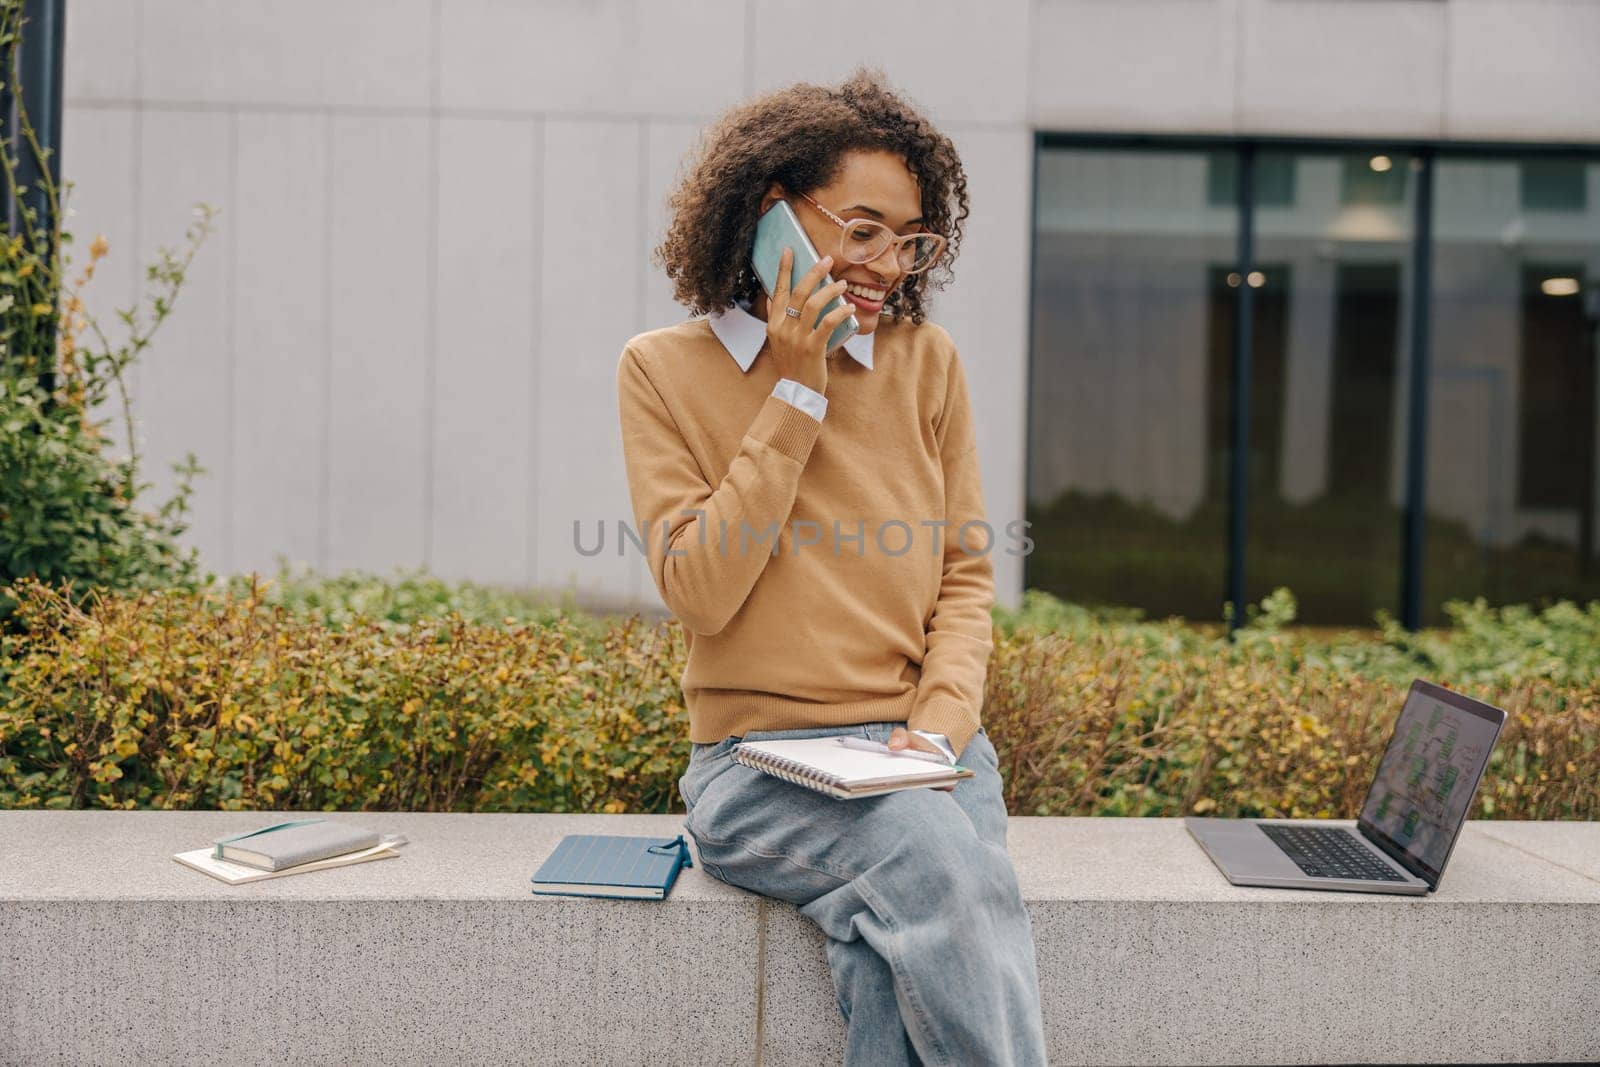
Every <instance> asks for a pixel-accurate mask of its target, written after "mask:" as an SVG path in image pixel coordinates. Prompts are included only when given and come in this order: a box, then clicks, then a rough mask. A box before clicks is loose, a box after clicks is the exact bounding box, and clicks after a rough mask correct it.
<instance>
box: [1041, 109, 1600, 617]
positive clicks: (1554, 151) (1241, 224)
mask: <svg viewBox="0 0 1600 1067" xmlns="http://www.w3.org/2000/svg"><path fill="white" fill-rule="evenodd" d="M1063 148H1065V149H1073V148H1076V149H1102V150H1109V149H1123V150H1135V149H1146V150H1173V149H1180V150H1181V149H1188V150H1193V151H1209V152H1213V153H1215V152H1228V151H1231V152H1233V153H1235V156H1236V158H1237V159H1238V174H1239V181H1238V184H1237V191H1238V193H1239V199H1238V204H1237V208H1236V210H1237V211H1238V222H1237V233H1238V235H1239V240H1238V248H1237V257H1238V266H1237V269H1238V271H1239V272H1240V273H1241V274H1245V273H1247V272H1248V271H1249V270H1250V269H1251V260H1252V258H1253V254H1254V248H1253V246H1254V239H1253V238H1254V228H1255V217H1256V215H1257V213H1258V212H1259V211H1260V210H1261V209H1262V208H1263V207H1266V208H1270V207H1271V206H1273V205H1271V204H1261V203H1259V202H1258V201H1257V197H1256V195H1255V190H1254V188H1253V187H1254V185H1255V184H1256V183H1255V181H1254V178H1255V177H1256V175H1255V173H1254V171H1255V161H1256V160H1257V159H1258V158H1259V156H1260V154H1261V153H1264V152H1273V151H1289V152H1324V153H1339V152H1343V153H1346V154H1352V155H1353V154H1356V153H1368V154H1371V155H1378V154H1383V155H1388V156H1390V157H1392V158H1393V159H1395V161H1396V166H1400V165H1402V162H1401V161H1403V160H1404V161H1414V162H1415V166H1416V173H1415V178H1416V181H1415V192H1414V196H1413V205H1412V206H1413V225H1412V237H1411V262H1412V271H1413V275H1412V277H1413V284H1412V287H1411V292H1410V295H1409V302H1408V304H1407V306H1406V308H1405V310H1406V313H1407V314H1409V316H1410V322H1411V335H1410V337H1409V338H1408V339H1407V343H1408V345H1409V349H1410V351H1409V358H1410V370H1411V374H1410V379H1409V383H1408V389H1409V399H1410V403H1409V406H1408V413H1407V427H1406V444H1405V447H1406V456H1405V472H1406V473H1405V478H1406V488H1405V507H1404V515H1403V519H1402V525H1403V529H1402V538H1401V544H1402V559H1401V564H1400V589H1399V590H1398V591H1397V593H1398V601H1399V604H1398V607H1399V615H1400V621H1401V624H1402V625H1404V626H1405V627H1406V628H1407V629H1409V630H1417V629H1419V628H1420V627H1421V624H1422V616H1423V609H1422V595H1423V590H1422V573H1423V568H1424V564H1425V560H1424V554H1425V549H1426V537H1425V534H1426V524H1427V519H1426V503H1427V486H1426V471H1427V458H1428V457H1427V436H1428V435H1427V429H1428V417H1429V411H1430V405H1429V400H1430V397H1429V392H1430V390H1431V388H1432V381H1431V378H1432V375H1431V358H1430V357H1431V339H1430V337H1429V333H1428V326H1429V315H1428V314H1426V313H1422V312H1425V311H1427V310H1428V309H1429V307H1430V305H1431V303H1432V295H1433V294H1432V283H1431V277H1432V269H1433V223H1434V199H1433V187H1434V175H1435V171H1436V169H1437V164H1438V162H1439V161H1440V160H1456V159H1480V160H1484V161H1489V160H1499V161H1504V162H1514V163H1518V164H1522V163H1524V162H1526V161H1529V160H1572V161H1575V162H1580V163H1600V145H1593V144H1578V143H1560V144H1527V143H1522V142H1517V141H1441V140H1428V139H1392V140H1373V139H1370V138H1339V137H1292V136H1247V137H1246V136H1219V135H1216V134H1143V133H1095V132H1087V131H1085V132H1073V131H1061V130H1035V131H1034V135H1033V189H1032V201H1031V206H1030V212H1029V219H1028V225H1029V242H1028V249H1029V254H1028V299H1029V307H1030V308H1031V307H1033V306H1034V305H1035V303H1036V301H1037V299H1038V291H1037V278H1038V233H1037V230H1036V229H1035V224H1036V222H1037V219H1038V216H1039V210H1038V209H1039V172H1040V167H1039V161H1040V159H1041V158H1042V157H1043V155H1044V153H1045V151H1046V150H1049V149H1063ZM1291 196H1292V193H1291ZM1207 199H1208V202H1209V200H1210V197H1209V195H1208V197H1207ZM1250 293H1251V291H1250V288H1249V287H1248V286H1242V285H1241V286H1239V289H1238V294H1237V299H1238V301H1239V306H1238V307H1237V308H1236V311H1235V313H1236V315H1237V317H1238V318H1237V321H1239V322H1241V323H1248V322H1249V321H1250V307H1249V302H1250ZM1033 319H1034V316H1033V315H1032V314H1030V315H1029V316H1028V339H1027V344H1028V350H1027V355H1026V363H1025V365H1024V368H1023V373H1024V374H1025V375H1026V376H1027V380H1028V381H1029V382H1030V383H1031V382H1032V381H1033V369H1034V368H1033V353H1034V344H1035V341H1036V338H1035V337H1034V336H1033ZM1251 355H1252V341H1251V338H1250V337H1249V330H1248V329H1244V330H1241V331H1240V336H1239V338H1238V352H1237V358H1236V359H1235V361H1234V366H1235V373H1236V374H1238V372H1239V370H1240V369H1241V368H1242V369H1243V370H1244V371H1245V372H1246V373H1247V372H1248V370H1249V367H1250V357H1251ZM1241 378H1243V376H1241ZM1234 389H1235V398H1234V399H1235V402H1236V403H1240V404H1243V405H1244V408H1246V409H1247V408H1248V406H1249V389H1248V380H1247V379H1245V380H1242V381H1240V380H1236V381H1235V383H1234ZM1241 415H1242V413H1241ZM1023 420H1024V440H1028V441H1031V440H1032V432H1033V427H1032V425H1031V422H1032V411H1031V408H1030V410H1028V411H1024V412H1023ZM1240 421H1241V422H1242V424H1243V426H1244V427H1247V426H1248V418H1245V417H1241V419H1240ZM1241 432H1244V431H1243V430H1241V429H1237V428H1236V431H1235V448H1234V450H1233V453H1234V459H1233V467H1234V469H1233V470H1232V472H1231V478H1232V480H1233V491H1232V492H1231V493H1230V508H1231V509H1232V511H1233V512H1234V513H1233V514H1230V516H1229V537H1228V560H1227V573H1228V582H1227V584H1228V589H1227V591H1226V592H1227V596H1226V603H1227V604H1228V605H1229V615H1230V621H1229V629H1230V632H1231V631H1232V629H1234V628H1236V627H1237V626H1239V625H1240V624H1241V622H1242V621H1243V619H1244V609H1245V599H1244V574H1245V566H1246V562H1247V559H1248V553H1249V544H1248V539H1247V537H1246V536H1245V532H1246V523H1245V520H1246V515H1247V509H1248V500H1247V498H1246V495H1245V492H1244V485H1245V482H1246V473H1247V472H1245V471H1243V470H1241V469H1240V467H1241V466H1242V465H1243V464H1244V463H1245V462H1246V453H1247V451H1248V450H1247V449H1245V448H1242V447H1239V445H1240V441H1239V440H1238V434H1239V433H1241ZM1023 464H1024V470H1023V485H1031V484H1033V482H1032V474H1033V471H1032V465H1033V449H1032V447H1031V445H1030V447H1029V448H1027V449H1025V450H1024V455H1023Z"/></svg>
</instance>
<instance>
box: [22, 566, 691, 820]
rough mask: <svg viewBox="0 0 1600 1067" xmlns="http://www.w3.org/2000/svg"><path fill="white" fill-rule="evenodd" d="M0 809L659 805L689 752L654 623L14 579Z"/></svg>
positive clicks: (672, 640) (674, 653)
mask: <svg viewBox="0 0 1600 1067" xmlns="http://www.w3.org/2000/svg"><path fill="white" fill-rule="evenodd" d="M17 592H18V596H19V600H20V604H19V607H18V609H17V617H18V619H19V620H20V621H21V623H22V624H23V632H22V633H21V634H19V635H12V636H5V637H0V641H4V642H5V646H4V648H3V650H0V651H3V654H4V656H5V657H6V658H7V659H9V660H10V662H11V668H10V671H9V676H8V679H7V690H8V691H7V692H5V693H4V694H0V696H3V703H0V808H29V807H47V808H57V807H108V808H205V809H212V808H217V809H256V808H293V809H317V810H328V809H332V810H424V811H634V810H664V809H665V808H667V807H668V806H669V805H671V804H673V803H674V802H675V799H674V798H675V793H674V789H675V786H676V777H677V774H678V773H680V771H681V767H682V764H683V762H684V761H685V760H686V759H687V758H688V741H687V729H686V722H685V716H684V712H683V706H682V702H681V698H680V696H679V691H678V685H677V678H676V675H675V674H673V673H672V672H673V670H674V669H675V666H676V663H677V661H678V659H679V658H681V654H682V650H681V645H680V644H679V643H678V642H677V641H676V635H675V633H674V631H673V630H671V629H669V628H667V627H665V626H656V627H650V626H644V625H642V624H641V623H640V622H639V621H638V620H637V619H626V620H620V621H613V622H612V623H610V624H607V625H606V626H605V627H604V628H603V631H602V635H601V637H600V639H599V641H598V643H596V640H595V638H594V636H593V631H592V629H591V627H589V626H584V625H578V624H574V623H570V622H568V621H566V620H562V619H558V620H555V621H553V622H550V623H546V624H542V625H536V626H529V625H525V624H521V623H512V624H510V625H503V626H489V625H481V624H477V623H473V622H469V621H467V620H465V619H463V618H462V617H460V616H459V615H451V616H448V617H445V618H442V619H427V620H421V621H418V622H416V623H414V624H408V625H394V624H390V623H384V622H377V621H374V620H370V619H361V618H358V619H355V620H352V621H351V622H350V623H349V624H348V625H346V626H344V627H343V628H341V629H331V628H329V627H327V626H325V625H323V624H322V623H321V622H318V621H316V620H311V619H302V618H298V617H296V616H295V615H294V614H293V613H291V612H290V611H289V610H288V609H286V608H285V607H283V606H282V605H274V604H269V603H267V602H265V601H264V600H263V599H262V598H261V597H260V596H258V595H254V594H246V595H243V596H236V595H232V594H230V593H219V592H214V591H213V592H205V593H196V592H193V591H188V590H182V589H170V590H162V591H151V592H145V593H140V594H137V595H131V596H118V595H106V596H103V597H102V596H96V597H93V598H91V601H90V602H89V603H88V604H87V605H85V606H83V607H79V606H78V605H76V604H74V603H73V602H72V600H71V599H69V598H68V597H66V596H64V595H62V594H61V593H60V592H57V591H55V590H52V589H50V588H49V587H47V586H44V585H41V584H38V583H33V582H25V583H22V584H21V585H19V587H18V590H17Z"/></svg>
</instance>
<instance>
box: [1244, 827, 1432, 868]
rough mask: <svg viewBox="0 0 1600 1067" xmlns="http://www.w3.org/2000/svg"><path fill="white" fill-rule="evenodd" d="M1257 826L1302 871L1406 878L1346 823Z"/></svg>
mask: <svg viewBox="0 0 1600 1067" xmlns="http://www.w3.org/2000/svg"><path fill="white" fill-rule="evenodd" d="M1256 825H1257V826H1259V827H1261V831H1262V833H1264V834H1266V835H1267V837H1268V838H1270V839H1271V841H1272V843H1273V844H1275V845H1277V846H1278V847H1279V848H1281V849H1283V851H1284V854H1285V855H1287V856H1288V857H1289V858H1290V859H1292V860H1294V862H1295V864H1296V865H1297V866H1298V867H1299V868H1300V869H1301V870H1302V871H1304V872H1306V873H1307V874H1309V875H1311V876H1312V877H1314V878H1361V879H1366V880H1367V881H1374V882H1403V881H1405V876H1404V875H1402V874H1401V873H1400V872H1399V871H1396V870H1395V869H1394V868H1392V867H1390V866H1389V865H1388V864H1386V863H1384V862H1383V861H1382V860H1380V859H1379V858H1378V857H1377V856H1375V855H1373V854H1372V852H1371V851H1370V850H1369V849H1368V848H1367V846H1366V845H1365V844H1363V843H1362V842H1361V841H1359V840H1357V839H1356V835H1355V834H1353V833H1352V832H1350V831H1349V830H1347V829H1345V828H1344V827H1342V826H1283V825H1276V824H1271V823H1256Z"/></svg>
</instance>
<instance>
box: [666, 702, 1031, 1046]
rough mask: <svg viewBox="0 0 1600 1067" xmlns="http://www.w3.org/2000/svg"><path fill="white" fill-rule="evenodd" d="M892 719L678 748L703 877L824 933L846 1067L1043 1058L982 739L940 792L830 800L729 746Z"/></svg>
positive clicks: (1020, 910) (859, 731)
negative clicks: (685, 759) (756, 766)
mask: <svg viewBox="0 0 1600 1067" xmlns="http://www.w3.org/2000/svg"><path fill="white" fill-rule="evenodd" d="M903 725H904V723H890V722H885V723H867V724H864V725H860V726H834V727H818V728H812V729H803V730H763V731H754V730H752V731H751V732H749V733H748V734H746V735H745V736H744V737H743V738H738V737H730V738H725V739H724V740H722V741H719V742H717V743H716V744H714V745H702V744H696V745H693V746H692V749H691V754H690V757H689V768H688V770H687V771H685V772H684V775H683V777H682V778H681V779H679V782H678V787H679V790H680V792H682V794H683V799H684V803H685V804H686V805H687V806H688V817H687V818H686V819H685V822H684V825H685V827H686V828H687V829H688V831H689V833H690V835H691V836H692V837H693V838H694V839H695V844H696V845H697V846H698V851H699V853H700V860H701V863H702V865H703V866H704V867H705V870H706V873H708V874H710V875H711V876H712V877H713V878H717V879H720V880H721V881H724V882H727V883H728V884H729V885H735V886H739V887H741V888H743V889H748V890H751V891H752V892H756V893H760V894H762V895H763V896H768V897H775V898H777V899H779V900H786V901H788V902H790V903H791V904H794V905H795V906H796V907H798V908H799V909H800V913H801V914H802V915H804V916H805V917H806V918H808V919H810V920H811V921H813V922H815V923H816V924H817V925H818V926H819V927H821V929H822V932H823V933H824V934H826V935H827V938H828V967H829V969H830V970H831V971H832V972H833V982H834V989H835V991H836V992H837V994H838V998H839V1010H840V1011H841V1012H843V1013H844V1019H845V1029H846V1041H845V1062H846V1063H847V1064H873V1065H880V1064H881V1065H889V1064H915V1063H918V1062H921V1063H926V1064H961V1065H968V1064H1042V1063H1044V1062H1045V1051H1044V1027H1043V1024H1042V1022H1041V1019H1040V1012H1039V978H1038V970H1037V968H1036V966H1035V963H1034V950H1033V928H1032V925H1031V924H1030V922H1029V920H1028V913H1027V910H1026V908H1025V907H1024V906H1023V903H1022V894H1021V892H1020V891H1019V890H1018V888H1017V876H1016V871H1015V870H1014V869H1013V867H1012V866H1011V857H1010V855H1009V854H1008V853H1007V852H1006V843H1005V842H1006V809H1005V803H1004V801H1003V800H1002V797H1001V791H1000V769H999V759H998V757H997V756H996V755H995V751H994V746H993V745H992V744H990V742H989V737H988V735H987V734H986V733H984V732H983V731H981V730H980V731H979V732H978V733H977V734H975V735H974V736H973V738H972V740H971V741H970V742H969V743H968V744H967V747H966V750H965V751H964V752H962V753H961V761H962V763H963V764H964V765H966V766H969V767H971V768H972V769H973V770H974V771H975V772H977V773H976V774H975V775H974V777H972V778H968V779H965V780H963V781H962V782H960V783H959V784H958V785H957V786H956V787H955V789H954V790H953V791H950V792H941V791H939V790H935V789H908V790H904V791H901V792H898V793H890V794H887V795H885V796H878V797H867V798H864V799H860V800H834V799H833V798H832V797H829V796H825V795H824V794H822V793H816V792H813V791H811V790H809V789H805V788H802V787H800V786H797V785H793V784H791V783H789V782H785V781H783V780H782V779H779V778H774V777H772V776H771V775H768V774H763V773H762V772H760V771H757V770H753V769H752V768H749V767H745V766H743V765H741V764H738V763H735V762H734V761H733V757H732V752H733V746H734V745H735V744H737V743H738V742H739V741H740V740H747V741H759V740H771V739H774V738H788V737H831V736H834V735H836V734H847V733H853V734H856V735H858V736H865V737H870V738H873V739H875V740H878V741H887V740H888V738H889V733H890V731H891V730H892V729H893V728H894V727H895V726H903Z"/></svg>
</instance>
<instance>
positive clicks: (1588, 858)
mask: <svg viewBox="0 0 1600 1067" xmlns="http://www.w3.org/2000/svg"><path fill="white" fill-rule="evenodd" d="M293 814H304V813H286V812H17V811H0V1064H27V1065H30V1067H34V1065H46V1064H78V1063H96V1064H98V1063H108V1062H130V1063H140V1064H188V1063H195V1062H199V1061H200V1060H201V1059H202V1058H204V1059H205V1060H207V1061H209V1062H219V1063H220V1062H227V1063H231V1064H267V1063H272V1064H278V1063H311V1062H317V1063H360V1064H412V1063H417V1064H435V1063H442V1062H454V1063H474V1064H478V1063H541V1064H542V1063H573V1064H630V1065H631V1064H640V1063H663V1064H665V1063H684V1064H721V1063H758V1062H759V1063H762V1064H767V1065H776V1064H807V1065H810V1064H818V1063H830V1062H837V1061H838V1059H839V1057H840V1052H841V1049H842V1047H843V1046H842V1042H843V1028H842V1025H841V1022H840V1019H839V1014H838V1008H837V1005H836V1002H835V999H834V994H833V987H832V983H831V982H830V980H829V977H828V971H827V967H826V963H825V961H824V956H823V946H822V937H821V935H820V933H818V932H817V931H816V930H815V929H814V928H813V927H811V926H810V925H809V923H807V922H806V921H805V920H804V919H802V918H801V917H800V916H799V915H798V914H797V913H796V912H795V911H794V909H792V908H790V907H788V906H787V905H780V904H773V903H769V902H766V901H763V900H762V899H760V898H758V897H756V896H754V895H751V894H747V893H744V892H742V891H740V890H736V889H731V888H729V887H727V886H724V885H722V884H720V883H718V882H716V881H714V880H713V879H711V878H708V877H706V876H705V875H704V874H703V873H702V872H701V871H700V869H699V868H698V867H696V868H695V869H693V870H689V871H685V872H684V873H683V875H682V877H680V879H679V880H678V884H677V886H676V887H675V888H674V890H673V892H672V895H671V897H670V898H669V899H668V900H667V901H666V902H664V903H659V904H658V903H641V902H636V901H605V900H587V899H572V898H567V899H563V898H548V897H535V896H533V895H531V893H530V892H529V889H530V884H529V881H528V879H529V877H530V876H531V875H532V873H533V871H534V870H535V868H536V867H537V866H538V864H539V862H540V861H541V860H542V859H543V858H544V857H545V856H546V855H547V854H548V853H549V851H550V850H551V849H552V848H553V847H554V845H555V844H556V842H557V841H558V840H559V839H560V838H561V836H562V835H563V834H568V833H574V832H584V833H621V834H659V835H663V836H670V835H673V834H676V833H678V832H679V830H680V829H681V820H680V819H679V818H677V817H674V816H630V815H615V816H563V815H489V814H485V815H442V814H414V813H402V814H384V813H362V814H353V815H350V816H349V818H351V819H352V821H358V822H360V823H362V824H364V825H368V826H371V827H374V828H376V829H380V830H397V831H399V832H402V833H404V834H406V835H407V836H408V837H409V838H410V843H409V844H407V845H406V846H404V848H403V850H402V851H403V855H402V856H401V857H400V858H399V859H392V860H383V861H380V862H376V863H368V864H361V865H356V866H352V867H348V868H340V869H334V870H326V871H318V872H313V873H310V874H306V875H298V876H294V877H288V878H281V879H273V880H269V881H264V882H258V883H254V884H248V885H241V886H228V885H225V884H223V883H221V882H217V881H214V880H212V879H210V878H207V877H206V876H205V875H203V874H200V873H199V872H196V871H192V870H190V869H188V868H186V867H183V866H181V865H179V864H177V863H175V862H173V860H172V859H171V855H172V853H174V852H178V851H182V850H186V849H190V848H197V847H200V846H202V845H204V844H206V843H208V842H209V841H210V840H211V839H213V838H214V837H217V836H221V835H222V834H225V833H236V832H240V831H243V830H247V829H250V828H252V827H256V826H260V825H264V824H265V823H267V822H270V821H274V820H276V819H279V818H282V817H289V816H292V815H293ZM1010 846H1011V852H1012V855H1013V857H1014V858H1015V862H1016V865H1017V869H1018V872H1019V875H1020V878H1021V882H1022V887H1023V892H1024V895H1025V896H1026V899H1027V901H1028V906H1029V909H1030V912H1031V915H1032V918H1033V923H1034V929H1035V934H1036V939H1037V942H1038V948H1039V967H1040V977H1041V983H1042V991H1043V998H1044V1013H1045V1023H1046V1027H1047V1029H1048V1031H1049V1039H1050V1050H1051V1060H1052V1062H1053V1063H1056V1064H1071V1063H1128V1064H1132V1063H1236V1064H1243V1063H1310V1062H1321V1063H1340V1062H1363V1063H1372V1062H1389V1063H1398V1062H1426V1061H1432V1062H1447V1061H1456V1062H1459V1061H1462V1060H1470V1061H1478V1062H1483V1061H1575V1062H1583V1061H1595V1060H1600V824H1593V823H1515V822H1499V823H1496V822H1473V823H1469V824H1468V828H1467V830H1466V831H1465V833H1464V834H1463V837H1462V840H1461V842H1460V844H1459V845H1458V846H1457V848H1456V850H1455V854H1454V856H1453V857H1452V858H1451V861H1450V866H1449V868H1448V870H1447V871H1446V873H1445V878H1444V883H1443V886H1442V888H1441V889H1440V890H1439V892H1438V893H1436V894H1434V895H1432V896H1430V897H1425V898H1406V897H1382V896H1371V895H1365V894H1350V893H1332V892H1327V893H1314V892H1303V891H1290V890H1276V889H1247V888H1238V887H1234V886H1231V885H1229V884H1228V883H1227V882H1226V881H1225V880H1224V879H1223V877H1222V876H1221V875H1220V874H1219V873H1218V872H1217V870H1216V869H1215V868H1214V867H1213V866H1212V865H1211V863H1210V861H1209V860H1207V859H1206V857H1205V856H1204V854H1203V853H1202V852H1201V851H1200V849H1199V848H1198V846H1196V845H1195V844H1194V842H1193V840H1192V839H1191V838H1190V837H1189V836H1188V834H1187V832H1186V831H1185V830H1184V828H1183V824H1182V822H1181V820H1177V819H1045V818H1014V819H1013V820H1012V822H1011V835H1010ZM933 903H934V902H930V906H933Z"/></svg>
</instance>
